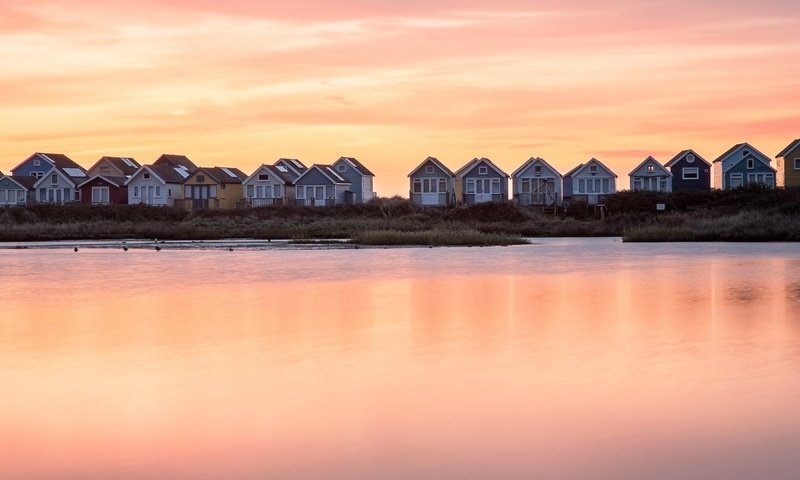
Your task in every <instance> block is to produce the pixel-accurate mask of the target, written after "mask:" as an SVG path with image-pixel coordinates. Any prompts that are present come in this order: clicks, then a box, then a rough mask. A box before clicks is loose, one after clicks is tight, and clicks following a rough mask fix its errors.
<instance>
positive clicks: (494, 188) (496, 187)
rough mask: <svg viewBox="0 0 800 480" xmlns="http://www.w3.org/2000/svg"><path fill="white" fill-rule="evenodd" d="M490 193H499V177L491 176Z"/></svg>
mask: <svg viewBox="0 0 800 480" xmlns="http://www.w3.org/2000/svg"><path fill="white" fill-rule="evenodd" d="M492 193H500V179H499V178H493V179H492Z"/></svg>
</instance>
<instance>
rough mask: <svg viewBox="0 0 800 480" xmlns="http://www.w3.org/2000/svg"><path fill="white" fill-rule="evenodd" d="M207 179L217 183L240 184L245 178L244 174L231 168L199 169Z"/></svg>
mask: <svg viewBox="0 0 800 480" xmlns="http://www.w3.org/2000/svg"><path fill="white" fill-rule="evenodd" d="M199 170H202V171H204V172H205V173H207V174H208V176H209V177H211V178H213V179H214V181H216V182H217V183H232V184H241V183H242V181H244V180H245V179H246V178H247V175H245V173H244V172H242V171H241V170H239V169H238V168H232V167H200V168H199V169H198V171H199Z"/></svg>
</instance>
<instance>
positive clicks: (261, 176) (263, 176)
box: [258, 173, 269, 182]
mask: <svg viewBox="0 0 800 480" xmlns="http://www.w3.org/2000/svg"><path fill="white" fill-rule="evenodd" d="M267 180H269V175H267V174H266V173H259V174H258V181H259V182H266V181H267Z"/></svg>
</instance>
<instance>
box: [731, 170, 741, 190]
mask: <svg viewBox="0 0 800 480" xmlns="http://www.w3.org/2000/svg"><path fill="white" fill-rule="evenodd" d="M730 183H731V184H730V185H729V186H730V188H736V187H741V186H742V184H743V183H744V180H743V178H742V174H741V173H731V182H730Z"/></svg>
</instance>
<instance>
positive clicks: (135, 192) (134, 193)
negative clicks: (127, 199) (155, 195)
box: [133, 185, 139, 198]
mask: <svg viewBox="0 0 800 480" xmlns="http://www.w3.org/2000/svg"><path fill="white" fill-rule="evenodd" d="M133 196H134V197H137V198H138V197H139V185H134V186H133Z"/></svg>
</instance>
